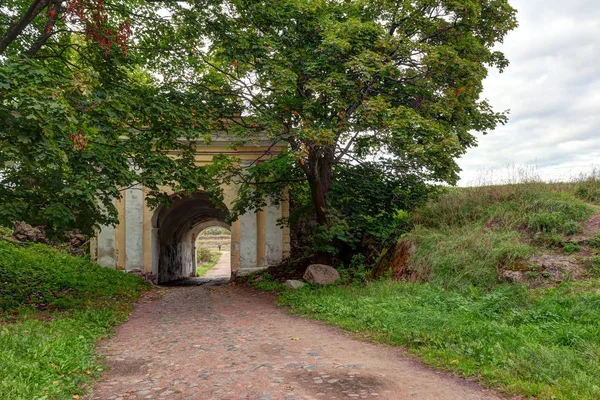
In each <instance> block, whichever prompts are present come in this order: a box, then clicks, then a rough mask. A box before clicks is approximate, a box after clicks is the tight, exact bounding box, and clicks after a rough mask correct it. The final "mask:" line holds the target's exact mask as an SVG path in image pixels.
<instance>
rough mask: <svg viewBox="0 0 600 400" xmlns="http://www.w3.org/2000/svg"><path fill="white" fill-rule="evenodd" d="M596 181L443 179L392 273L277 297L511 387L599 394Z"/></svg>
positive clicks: (565, 395)
mask: <svg viewBox="0 0 600 400" xmlns="http://www.w3.org/2000/svg"><path fill="white" fill-rule="evenodd" d="M598 193H600V191H598V189H597V185H596V182H595V181H592V182H583V183H579V184H541V183H530V184H523V185H510V186H499V187H487V188H472V189H456V190H451V191H450V192H448V193H447V194H445V195H443V196H441V197H440V198H439V199H438V200H436V201H434V202H432V203H430V204H428V205H427V206H425V207H423V208H421V209H420V210H417V211H416V212H415V213H414V215H413V221H414V227H413V229H412V230H411V232H409V233H408V235H407V237H406V239H405V240H407V241H409V242H410V243H414V246H415V247H414V249H415V250H414V251H413V253H412V256H411V257H410V258H409V261H408V263H407V265H404V266H403V267H402V268H401V270H400V271H396V277H398V278H400V281H398V282H394V281H392V280H389V279H383V280H379V281H375V282H371V283H368V284H366V285H337V286H326V287H314V286H311V285H307V286H305V287H303V288H302V289H300V290H297V291H285V290H282V292H281V293H280V295H279V301H280V302H281V303H282V304H284V305H287V306H290V307H291V310H292V311H293V312H296V313H302V314H305V315H308V316H310V317H312V318H315V319H319V320H323V321H327V322H329V323H332V324H334V325H337V326H339V327H342V328H344V329H347V330H349V331H352V332H355V333H359V334H360V335H363V336H366V337H368V338H371V339H373V340H377V341H382V342H385V343H388V344H392V345H400V346H406V347H407V348H408V349H409V351H410V352H412V353H414V354H416V355H418V356H419V357H420V358H421V359H422V360H423V361H424V362H426V363H427V364H430V365H433V366H436V367H439V368H442V369H445V370H449V371H453V372H455V373H459V374H462V375H464V376H474V377H477V378H478V379H479V380H480V381H481V382H482V383H483V384H485V385H489V386H492V387H497V388H500V389H502V390H504V391H505V392H507V393H510V394H521V395H525V396H528V397H529V396H531V397H533V396H535V397H537V398H538V399H599V398H600V368H599V366H600V280H599V279H598V277H599V276H598V272H599V268H598V264H599V263H598V261H599V258H598V247H599V246H598V245H597V244H598V243H599V242H600V239H599V237H598V233H600V232H599V231H600V226H598V225H597V224H594V223H590V221H588V219H589V218H590V217H592V215H593V214H595V213H596V212H597V207H596V206H595V205H594V204H593V203H595V202H596V201H597V199H598V196H597V194H598ZM584 200H587V202H586V201H584ZM594 218H596V217H594ZM544 257H546V258H544ZM541 259H543V260H551V261H552V260H554V261H556V260H558V261H557V264H556V265H554V264H552V262H550V263H549V264H547V263H546V261H543V262H541V261H539V260H541ZM546 264H547V265H546ZM565 265H566V266H567V267H565V268H564V270H561V268H563V267H564V266H565ZM507 272H508V273H518V274H521V275H520V276H521V278H522V279H523V280H522V281H518V282H515V281H513V282H512V283H511V282H508V279H507V275H506V273H507ZM509 276H510V274H509ZM575 278H577V279H578V281H576V280H575ZM258 286H261V287H262V288H265V289H272V288H273V286H274V285H273V282H272V281H269V280H268V279H263V280H262V281H260V283H259V284H258Z"/></svg>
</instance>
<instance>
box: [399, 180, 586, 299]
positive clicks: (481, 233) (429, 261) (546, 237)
mask: <svg viewBox="0 0 600 400" xmlns="http://www.w3.org/2000/svg"><path fill="white" fill-rule="evenodd" d="M586 182H587V181H586ZM586 185H589V183H586ZM577 188H578V186H577V184H546V183H536V182H530V183H526V184H514V185H503V186H488V187H475V188H460V189H457V188H455V189H450V190H448V191H447V192H446V193H444V194H443V195H441V196H440V197H439V198H437V199H435V200H434V201H431V202H430V203H429V204H427V205H426V206H424V207H422V208H420V209H418V210H417V211H416V212H415V213H414V215H413V216H412V218H413V221H414V224H415V226H414V229H413V230H412V231H411V232H410V233H409V234H408V236H407V238H408V239H409V240H412V241H414V242H415V243H416V249H417V250H416V254H414V256H413V257H412V259H411V270H413V271H416V273H417V275H418V276H419V277H420V278H421V279H423V280H426V281H429V282H432V283H435V284H438V285H441V286H443V287H446V288H451V289H456V290H466V289H468V288H469V287H470V286H475V287H477V288H484V289H488V290H489V289H492V288H494V287H496V286H497V285H498V284H500V283H501V281H500V279H499V276H500V274H499V272H500V271H501V270H502V269H503V268H508V269H510V267H511V266H512V265H515V264H517V263H519V262H521V261H525V260H526V259H527V258H528V257H530V256H532V255H534V254H536V253H540V252H541V251H543V250H546V249H550V248H558V249H564V250H565V253H566V254H572V253H575V252H576V251H578V250H577V247H574V246H573V245H570V244H566V243H564V242H563V240H564V237H565V236H568V235H573V234H576V233H579V232H581V231H582V226H581V223H582V222H583V221H585V220H587V219H588V218H589V217H590V216H591V215H592V214H593V213H594V212H595V211H597V207H596V206H594V205H592V204H589V203H586V202H584V201H583V200H581V199H580V198H578V196H577V190H576V189H577Z"/></svg>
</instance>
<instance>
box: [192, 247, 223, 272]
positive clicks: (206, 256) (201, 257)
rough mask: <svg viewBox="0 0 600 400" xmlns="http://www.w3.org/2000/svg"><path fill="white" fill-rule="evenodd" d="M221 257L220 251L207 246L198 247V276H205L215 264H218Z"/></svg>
mask: <svg viewBox="0 0 600 400" xmlns="http://www.w3.org/2000/svg"><path fill="white" fill-rule="evenodd" d="M220 258H221V252H220V251H218V250H211V249H208V248H205V247H198V250H197V267H196V276H198V277H199V278H201V277H203V276H204V274H206V273H207V272H208V271H210V270H211V269H212V268H213V267H214V266H215V265H217V263H218V262H219V259H220Z"/></svg>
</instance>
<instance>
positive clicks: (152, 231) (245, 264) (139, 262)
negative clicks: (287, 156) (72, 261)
mask: <svg viewBox="0 0 600 400" xmlns="http://www.w3.org/2000/svg"><path fill="white" fill-rule="evenodd" d="M228 141H229V139H227V138H222V139H219V138H217V140H215V141H213V143H212V144H211V145H202V146H198V147H197V153H196V162H197V164H198V165H205V164H208V163H209V162H210V161H211V160H212V157H213V156H214V155H215V154H221V153H227V154H235V155H236V156H237V157H239V158H240V159H241V160H242V165H243V164H246V165H249V164H250V163H252V162H254V161H256V160H257V159H260V158H261V157H265V154H266V153H267V149H270V150H269V151H270V152H271V153H272V152H278V151H281V150H282V149H283V148H278V147H274V148H273V147H270V145H271V143H270V142H267V141H264V142H259V143H257V144H256V145H255V146H247V147H242V148H238V149H237V150H236V151H233V150H231V149H229V148H228V147H227V145H228ZM223 189H224V194H225V199H224V203H223V204H220V205H218V206H217V205H215V204H212V203H211V202H210V200H209V199H208V197H207V196H205V195H204V194H202V192H201V188H199V192H198V193H197V194H196V195H195V196H194V197H193V198H190V199H178V198H177V197H176V196H174V199H175V201H174V203H173V206H172V207H171V208H170V209H166V208H164V207H160V208H159V209H154V210H153V209H150V208H148V207H147V205H146V202H145V194H144V188H143V187H141V186H140V185H137V186H134V187H132V188H128V189H126V190H125V194H124V196H123V198H122V199H121V200H119V201H117V203H116V206H117V209H118V210H119V224H118V225H117V226H116V227H102V229H101V230H100V231H99V232H98V235H97V237H96V238H95V240H94V242H93V243H92V247H93V249H94V251H93V252H92V257H95V258H96V260H97V261H98V262H99V263H100V264H101V265H103V266H106V267H110V268H117V269H123V270H127V271H131V270H136V269H139V270H143V271H144V272H146V273H152V274H156V275H157V276H158V280H159V281H160V282H167V281H172V280H176V279H180V278H185V277H188V276H192V275H195V273H196V261H195V255H196V248H195V246H196V243H195V241H196V237H197V235H198V234H199V233H200V231H201V230H203V229H205V228H207V227H210V226H223V227H226V228H228V229H230V231H231V269H232V273H233V274H247V273H250V272H252V271H255V270H256V269H260V268H265V267H267V266H270V265H275V264H277V263H278V262H280V261H281V260H282V259H283V258H285V257H286V256H288V255H289V229H288V228H281V227H279V226H277V224H276V222H277V220H278V219H279V218H281V217H285V216H287V213H288V210H289V208H288V204H287V201H286V202H284V203H283V204H281V205H270V206H268V207H266V208H265V209H264V210H262V211H259V212H258V213H248V214H245V215H243V216H241V217H240V218H239V220H237V221H235V222H234V223H232V224H231V225H228V224H226V223H225V216H226V214H227V209H228V208H230V207H231V203H232V202H233V200H234V199H235V197H236V194H237V188H236V187H235V185H232V186H228V187H224V188H223Z"/></svg>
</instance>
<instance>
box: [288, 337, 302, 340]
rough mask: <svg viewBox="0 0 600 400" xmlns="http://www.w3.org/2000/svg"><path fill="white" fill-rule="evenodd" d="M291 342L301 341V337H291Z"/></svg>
mask: <svg viewBox="0 0 600 400" xmlns="http://www.w3.org/2000/svg"><path fill="white" fill-rule="evenodd" d="M290 340H300V338H299V337H291V338H290Z"/></svg>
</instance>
